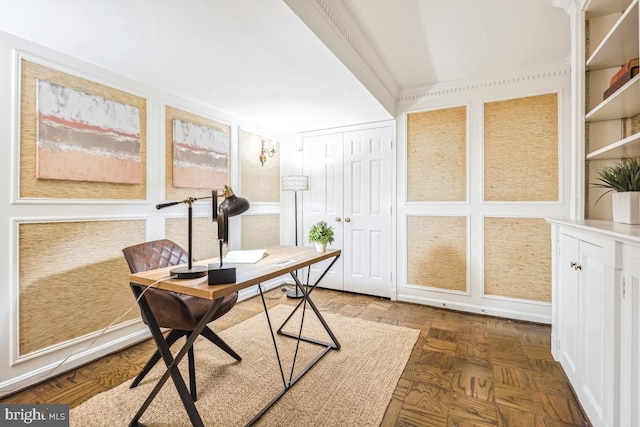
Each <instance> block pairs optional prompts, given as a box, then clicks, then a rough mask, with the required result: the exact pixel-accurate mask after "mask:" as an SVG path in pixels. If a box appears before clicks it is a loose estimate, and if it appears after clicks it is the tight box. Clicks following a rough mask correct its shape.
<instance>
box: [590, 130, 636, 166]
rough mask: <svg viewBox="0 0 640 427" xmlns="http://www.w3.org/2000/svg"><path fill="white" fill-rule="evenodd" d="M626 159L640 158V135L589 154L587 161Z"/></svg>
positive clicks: (629, 137) (634, 135)
mask: <svg viewBox="0 0 640 427" xmlns="http://www.w3.org/2000/svg"><path fill="white" fill-rule="evenodd" d="M625 157H640V133H634V134H633V135H631V136H628V137H626V138H624V139H621V140H620V141H616V142H614V143H613V144H609V145H607V146H606V147H602V148H601V149H599V150H596V151H593V152H591V153H589V154H587V160H607V159H622V158H625Z"/></svg>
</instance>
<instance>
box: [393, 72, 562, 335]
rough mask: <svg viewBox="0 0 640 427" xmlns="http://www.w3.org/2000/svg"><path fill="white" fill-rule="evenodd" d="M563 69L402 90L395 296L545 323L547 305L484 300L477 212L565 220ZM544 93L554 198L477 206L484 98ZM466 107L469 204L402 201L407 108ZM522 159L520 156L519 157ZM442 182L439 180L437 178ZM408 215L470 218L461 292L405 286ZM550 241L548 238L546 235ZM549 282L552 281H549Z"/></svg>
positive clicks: (398, 120) (480, 190) (479, 214)
mask: <svg viewBox="0 0 640 427" xmlns="http://www.w3.org/2000/svg"><path fill="white" fill-rule="evenodd" d="M570 74H571V73H570V67H569V64H568V63H561V64H557V65H552V66H549V67H544V68H539V69H530V70H523V71H522V72H520V73H518V74H511V75H496V76H487V77H484V78H477V79H472V80H466V81H459V82H452V83H444V84H437V85H434V86H432V87H428V88H421V89H416V90H413V91H410V92H405V93H404V94H403V95H402V96H401V99H400V103H399V105H398V116H397V118H396V123H397V124H396V126H397V132H398V133H397V141H398V148H397V149H398V152H397V171H398V172H397V182H398V188H397V194H398V197H397V214H398V215H397V223H396V228H397V236H398V238H397V241H396V247H397V248H398V251H397V275H396V277H397V283H396V287H397V289H396V291H397V299H398V300H403V301H411V302H415V303H420V304H430V305H435V306H438V307H443V306H445V307H447V308H452V309H456V310H463V311H470V312H476V313H485V314H491V315H496V316H502V317H508V318H515V319H523V320H531V321H536V322H544V323H550V322H551V304H550V303H544V302H538V301H526V300H519V299H513V298H502V297H488V296H486V295H484V294H483V280H484V275H483V273H484V271H483V267H482V264H483V263H482V261H483V258H482V257H483V250H484V248H483V234H482V231H483V221H482V220H483V216H484V215H488V216H492V215H494V216H506V217H523V218H546V217H554V218H569V216H570V210H571V203H572V196H573V195H572V194H571V173H572V169H571V164H572V162H571V147H572V145H573V144H575V142H572V141H571V135H570V123H571V85H570ZM545 93H557V94H558V103H559V111H558V126H559V129H558V137H559V153H558V155H559V157H558V159H559V168H560V170H559V183H558V184H559V187H558V188H559V200H558V201H557V202H543V203H535V204H533V203H528V202H525V203H514V202H491V203H483V202H482V200H481V198H482V194H483V188H482V184H483V170H482V158H483V154H482V150H483V148H482V141H483V126H484V124H483V103H485V102H492V101H500V100H507V99H514V98H521V97H528V96H534V95H540V94H545ZM459 106H466V107H467V114H468V123H467V161H468V163H467V167H468V171H467V172H468V173H467V180H468V181H467V191H468V192H469V198H468V202H455V203H445V202H435V203H417V202H414V203H408V202H407V199H406V194H407V188H406V186H407V183H406V170H407V166H406V156H407V152H406V148H407V128H406V114H407V113H410V112H418V111H426V110H433V109H444V108H450V107H459ZM518 160H519V161H523V162H526V161H527V159H518ZM443 185H446V183H443ZM413 215H417V216H420V215H463V216H467V218H469V229H468V237H467V239H468V241H467V246H468V254H469V259H468V264H467V266H468V268H469V271H468V279H467V280H468V292H466V293H460V292H454V291H447V290H443V289H434V288H425V287H417V286H410V285H408V284H407V236H406V234H405V229H406V227H405V224H406V221H407V218H408V217H409V216H413ZM549 239H551V236H550V235H549ZM549 286H551V283H549Z"/></svg>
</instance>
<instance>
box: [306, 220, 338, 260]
mask: <svg viewBox="0 0 640 427" xmlns="http://www.w3.org/2000/svg"><path fill="white" fill-rule="evenodd" d="M309 243H315V244H316V250H317V251H318V252H324V251H326V250H327V243H333V227H331V226H330V225H328V224H327V222H326V221H319V222H316V223H315V224H313V225H312V226H311V228H310V229H309Z"/></svg>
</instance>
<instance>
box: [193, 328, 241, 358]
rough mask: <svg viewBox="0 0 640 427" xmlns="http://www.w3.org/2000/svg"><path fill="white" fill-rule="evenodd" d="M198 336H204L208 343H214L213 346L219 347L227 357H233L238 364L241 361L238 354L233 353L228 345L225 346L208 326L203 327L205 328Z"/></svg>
mask: <svg viewBox="0 0 640 427" xmlns="http://www.w3.org/2000/svg"><path fill="white" fill-rule="evenodd" d="M200 335H202V336H204V337H205V338H206V339H208V340H209V341H211V342H212V343H214V344H215V345H217V346H218V347H220V348H221V349H222V350H224V351H225V352H226V353H227V354H228V355H229V356H231V357H233V358H234V359H236V360H237V361H238V362H239V361H241V360H242V357H240V355H238V353H236V352H235V351H233V349H232V348H231V347H229V345H227V343H226V342H224V341H222V338H220V337H219V336H218V335H217V334H216V333H215V332H213V331H212V330H211V329H209V327H208V326H205V328H204V329H203V330H202V332H200Z"/></svg>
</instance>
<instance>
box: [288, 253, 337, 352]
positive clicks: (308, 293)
mask: <svg viewBox="0 0 640 427" xmlns="http://www.w3.org/2000/svg"><path fill="white" fill-rule="evenodd" d="M338 258H339V255H338V256H337V257H335V258H334V259H333V261H331V263H330V264H329V265H328V266H327V268H325V270H324V271H323V272H322V274H321V275H320V277H318V279H317V280H316V281H315V282H314V283H313V285H311V286H310V287H307V289H305V287H304V286H302V284H301V283H300V280H299V279H298V277H297V276H294V275H293V274H292V275H291V277H293V280H295V282H296V286H297V287H298V288H299V289H300V291H301V292H302V293H303V294H304V295H303V297H302V299H301V300H300V302H298V305H296V307H295V308H294V309H293V311H292V312H291V314H289V317H287V318H286V319H285V321H284V322H283V323H282V325H281V326H280V328H279V329H278V334H280V335H285V336H288V337H291V338H298V336H297V335H294V334H291V333H289V332H285V331H283V330H282V328H284V326H285V325H286V324H287V323H288V322H289V320H290V319H291V318H292V317H293V315H294V314H295V313H296V311H298V309H299V308H300V307H302V309H303V311H304V310H305V308H306V307H305V305H306V304H307V303H308V304H309V306H310V307H311V309H312V310H313V312H314V313H315V314H316V316H318V320H320V323H322V326H323V327H324V329H325V331H327V334H329V337H331V341H333V345H334V346H335V348H336V349H338V350H340V343H339V342H338V339H337V338H336V336H335V335H334V334H333V331H331V328H329V325H328V324H327V322H326V321H325V320H324V318H323V317H322V315H321V314H320V311H319V310H318V307H316V305H315V303H314V302H313V300H312V299H311V292H313V290H314V289H315V288H316V286H317V285H318V283H320V282H321V281H322V279H324V276H326V274H327V273H328V272H329V270H331V267H333V264H335V262H336V261H338ZM308 276H309V275H307V278H308ZM300 339H301V340H303V341H307V342H310V343H314V344H319V345H328V344H327V343H325V342H322V341H317V340H314V339H312V338H308V337H302V336H301V337H300Z"/></svg>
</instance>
